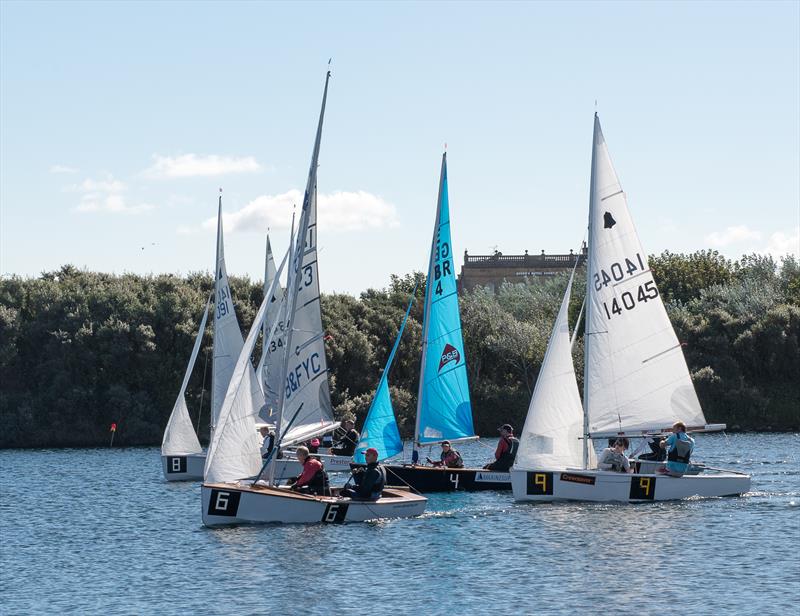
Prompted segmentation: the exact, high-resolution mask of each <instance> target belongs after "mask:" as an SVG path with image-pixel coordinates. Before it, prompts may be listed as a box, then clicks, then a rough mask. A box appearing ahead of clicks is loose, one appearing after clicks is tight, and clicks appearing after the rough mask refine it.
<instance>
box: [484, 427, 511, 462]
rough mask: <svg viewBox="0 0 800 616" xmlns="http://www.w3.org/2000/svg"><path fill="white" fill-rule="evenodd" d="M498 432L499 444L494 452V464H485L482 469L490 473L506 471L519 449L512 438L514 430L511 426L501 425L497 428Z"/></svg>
mask: <svg viewBox="0 0 800 616" xmlns="http://www.w3.org/2000/svg"><path fill="white" fill-rule="evenodd" d="M498 430H499V431H500V442H499V443H497V449H495V451H494V462H492V463H490V464H487V465H486V466H484V467H483V468H485V469H488V470H490V471H507V470H508V469H510V468H511V466H512V465H513V464H514V459H515V458H516V457H517V450H518V449H519V441H518V440H517V438H516V437H515V436H514V428H512V427H511V424H503V425H502V426H500V427H499V428H498Z"/></svg>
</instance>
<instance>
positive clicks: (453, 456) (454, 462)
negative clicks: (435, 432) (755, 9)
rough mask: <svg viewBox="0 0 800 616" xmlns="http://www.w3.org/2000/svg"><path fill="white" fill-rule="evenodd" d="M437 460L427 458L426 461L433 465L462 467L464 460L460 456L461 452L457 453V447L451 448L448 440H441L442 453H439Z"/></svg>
mask: <svg viewBox="0 0 800 616" xmlns="http://www.w3.org/2000/svg"><path fill="white" fill-rule="evenodd" d="M439 457H440V459H439V460H431V459H430V458H428V462H430V463H431V464H433V465H434V466H446V467H447V468H464V460H463V459H462V458H461V454H460V453H458V450H457V449H453V448H452V447H451V445H450V441H442V453H441V454H440V456H439Z"/></svg>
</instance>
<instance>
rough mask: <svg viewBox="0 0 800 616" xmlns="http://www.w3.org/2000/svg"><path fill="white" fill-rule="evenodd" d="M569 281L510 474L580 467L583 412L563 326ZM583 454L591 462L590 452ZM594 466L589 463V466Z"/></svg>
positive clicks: (567, 314)
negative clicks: (514, 471)
mask: <svg viewBox="0 0 800 616" xmlns="http://www.w3.org/2000/svg"><path fill="white" fill-rule="evenodd" d="M574 276H575V271H574V270H573V272H572V275H570V278H569V282H568V283H567V289H566V291H565V293H564V299H563V300H562V301H561V308H560V310H559V311H558V316H557V317H556V322H555V325H554V326H553V331H552V333H551V334H550V341H549V343H548V345H547V351H545V354H544V361H543V362H542V367H541V370H540V371H539V377H538V378H537V380H536V387H535V388H534V390H533V396H532V397H531V403H530V406H529V407H528V416H527V417H526V419H525V425H524V427H523V428H522V434H521V435H520V444H519V451H518V452H517V458H516V461H515V463H514V468H516V469H523V470H527V469H560V468H580V467H581V466H582V464H583V443H582V441H581V437H582V435H583V407H582V405H581V398H580V393H579V392H578V382H577V379H576V378H575V366H574V364H573V361H572V344H571V341H570V335H569V324H568V317H569V300H570V296H571V293H572V281H573V278H574ZM576 327H577V325H576ZM589 451H590V452H591V455H592V456H594V449H593V448H591V447H590V448H589ZM594 462H595V460H594V459H591V458H590V464H591V465H592V466H594Z"/></svg>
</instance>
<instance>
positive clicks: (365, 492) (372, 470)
mask: <svg viewBox="0 0 800 616" xmlns="http://www.w3.org/2000/svg"><path fill="white" fill-rule="evenodd" d="M364 457H365V458H366V460H367V467H366V468H363V467H362V468H357V469H356V470H354V471H353V480H354V482H355V487H354V488H342V491H341V495H342V496H349V497H351V498H355V499H363V500H378V499H379V498H380V497H381V494H382V493H383V488H384V486H386V469H385V468H384V467H383V466H382V465H381V464H378V450H377V449H375V448H374V447H370V448H369V449H367V450H366V451H365V452H364Z"/></svg>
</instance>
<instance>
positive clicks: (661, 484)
mask: <svg viewBox="0 0 800 616" xmlns="http://www.w3.org/2000/svg"><path fill="white" fill-rule="evenodd" d="M511 483H512V487H513V491H514V500H516V501H537V502H552V501H593V502H620V503H647V502H653V501H668V500H680V499H684V498H691V497H701V498H703V497H706V498H709V497H720V496H739V495H741V494H744V493H746V492H748V491H749V490H750V476H749V475H743V474H738V473H733V472H722V473H714V474H711V473H709V474H699V475H684V476H683V477H670V476H668V475H659V474H640V473H637V474H628V473H614V472H610V471H599V470H563V469H562V470H541V471H540V470H531V471H523V470H512V471H511Z"/></svg>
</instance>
